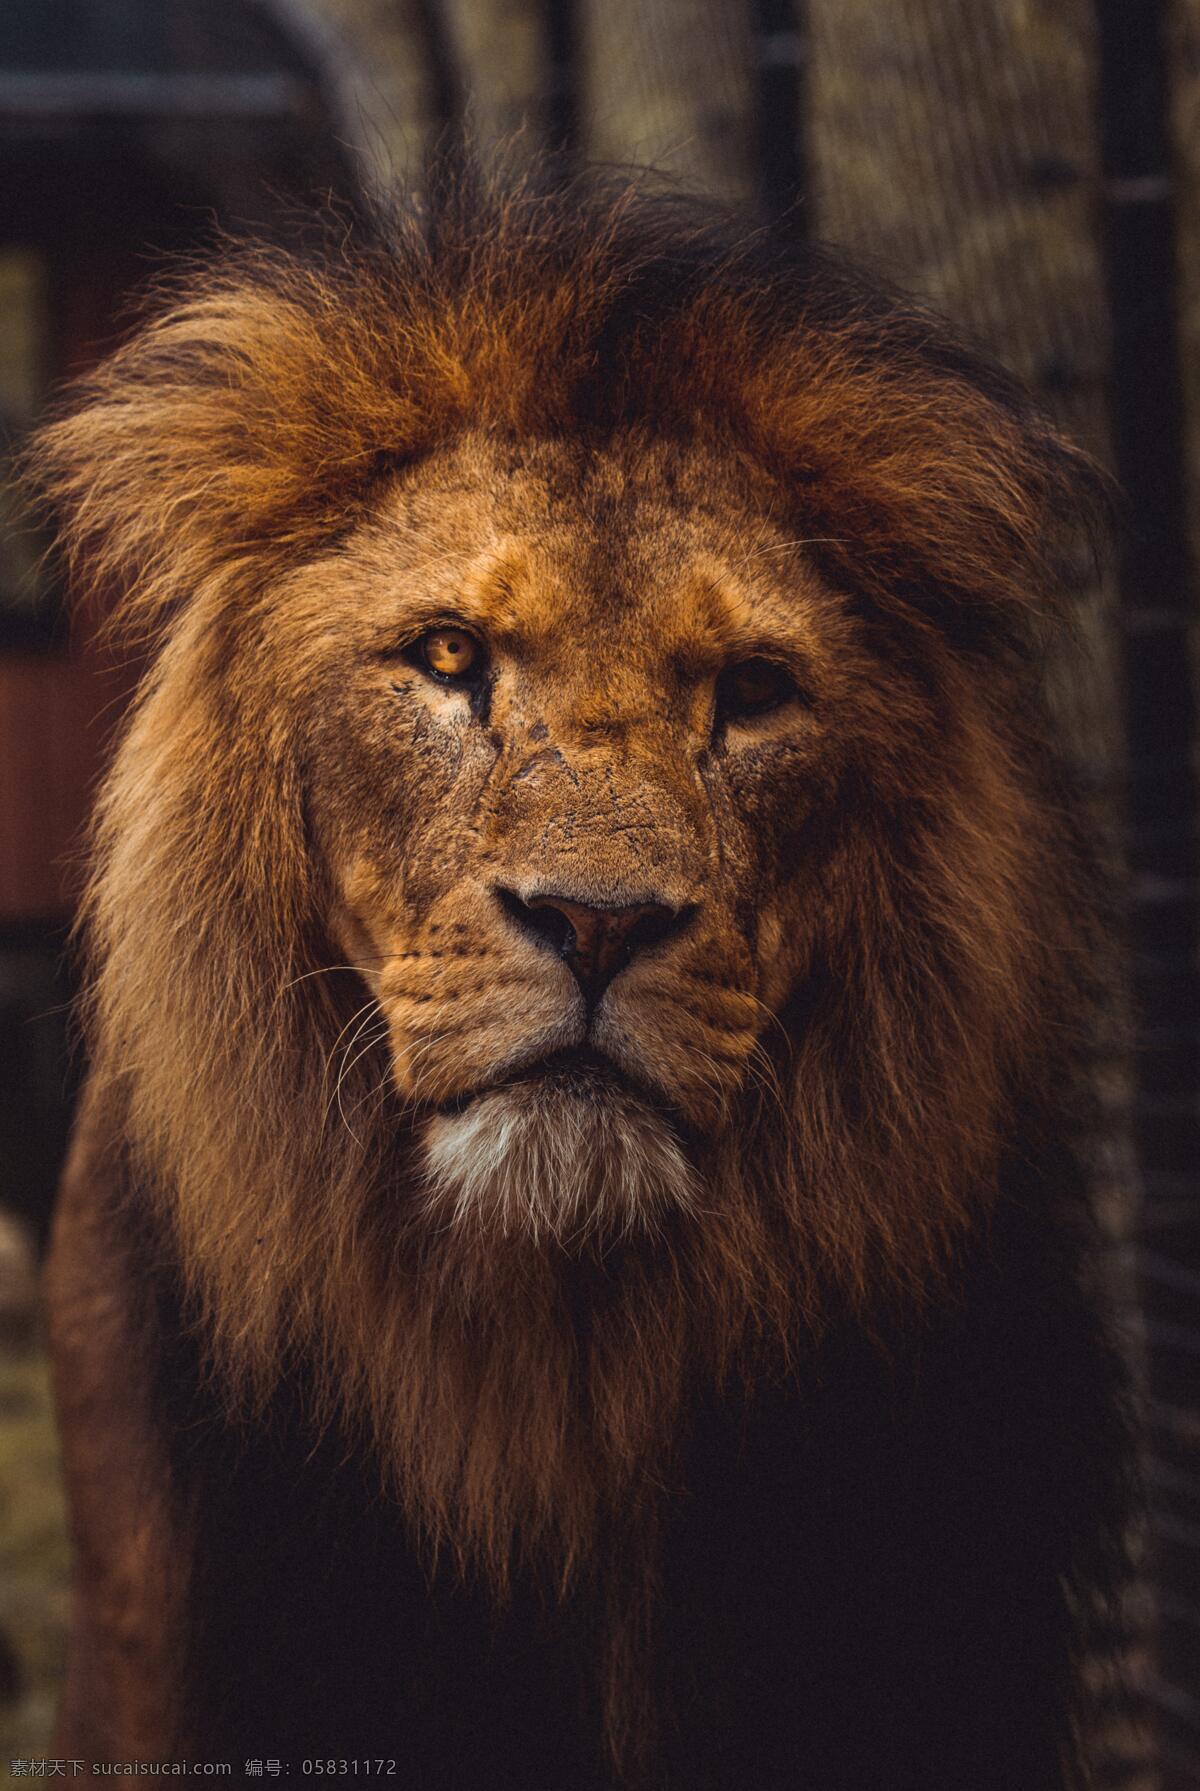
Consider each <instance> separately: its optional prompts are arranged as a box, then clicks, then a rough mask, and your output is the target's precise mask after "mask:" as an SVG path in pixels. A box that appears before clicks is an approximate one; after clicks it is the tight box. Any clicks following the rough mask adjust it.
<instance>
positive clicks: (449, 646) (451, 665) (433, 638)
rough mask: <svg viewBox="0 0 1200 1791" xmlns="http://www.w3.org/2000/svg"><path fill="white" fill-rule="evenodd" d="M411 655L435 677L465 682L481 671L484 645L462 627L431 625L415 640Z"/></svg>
mask: <svg viewBox="0 0 1200 1791" xmlns="http://www.w3.org/2000/svg"><path fill="white" fill-rule="evenodd" d="M414 658H415V660H416V663H417V664H418V665H420V666H421V667H422V668H423V669H424V670H425V671H427V672H432V674H433V676H434V677H435V678H442V679H449V680H451V681H452V682H454V683H460V682H464V683H465V682H466V681H467V680H469V679H471V678H473V677H475V676H476V675H477V674H478V672H479V671H480V669H481V667H482V665H483V648H482V646H481V645H480V643H479V642H478V641H477V640H476V638H475V636H474V635H473V634H468V633H467V631H466V629H465V628H431V629H430V630H429V633H428V634H423V635H422V636H421V638H420V639H419V640H418V641H417V642H416V643H415V653H414Z"/></svg>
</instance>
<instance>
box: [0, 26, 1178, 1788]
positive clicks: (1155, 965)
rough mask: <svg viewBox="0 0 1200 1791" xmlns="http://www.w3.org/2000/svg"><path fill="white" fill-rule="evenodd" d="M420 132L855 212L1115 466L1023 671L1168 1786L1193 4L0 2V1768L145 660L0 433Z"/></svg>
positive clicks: (25, 1640)
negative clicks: (79, 932)
mask: <svg viewBox="0 0 1200 1791" xmlns="http://www.w3.org/2000/svg"><path fill="white" fill-rule="evenodd" d="M448 127H453V128H455V129H458V130H461V129H465V130H466V131H467V133H468V134H469V135H470V136H471V137H472V138H473V139H474V141H475V143H476V144H477V146H478V148H479V151H480V153H481V155H483V156H484V157H486V156H487V154H488V153H489V152H490V151H492V150H495V149H496V148H497V147H498V146H499V145H500V144H501V143H506V144H508V146H509V147H508V149H507V151H506V153H507V154H508V155H509V157H510V159H511V158H512V157H515V158H516V159H517V160H518V161H519V160H520V159H521V158H522V157H524V156H529V157H533V156H535V155H543V156H544V155H547V154H548V155H550V156H552V157H555V158H558V159H559V160H560V161H561V163H562V164H563V165H564V166H566V167H570V166H571V165H573V164H575V163H576V162H579V161H583V160H593V161H594V160H601V161H607V162H619V163H625V162H637V163H649V164H653V165H655V166H657V167H659V168H661V169H664V170H666V171H668V172H669V173H671V174H672V175H674V176H677V177H678V178H679V179H680V180H681V181H682V182H684V183H685V184H687V185H690V186H694V187H698V188H701V189H705V190H708V191H711V192H713V193H715V194H718V195H720V196H721V197H723V198H724V199H727V200H730V201H733V202H735V203H737V204H739V205H740V206H742V207H743V208H744V209H745V210H746V211H747V212H748V213H750V214H752V215H757V216H759V217H767V216H774V217H779V218H782V219H784V220H785V227H786V228H787V229H789V230H792V231H795V232H797V233H799V234H801V235H811V236H815V237H820V238H824V239H830V240H833V241H836V242H838V243H840V244H843V245H846V246H847V247H848V248H850V249H851V250H853V251H855V252H857V253H858V254H859V255H861V256H865V257H867V258H869V259H870V260H872V261H873V262H874V263H875V264H876V265H877V266H878V267H879V268H881V269H882V270H883V271H884V272H885V273H887V274H888V275H889V276H890V277H891V278H893V279H896V280H898V281H900V282H902V283H903V284H905V285H907V286H909V287H910V288H912V289H913V290H915V291H916V292H918V293H920V294H921V295H922V296H924V297H926V298H927V299H930V300H932V302H933V303H934V304H936V305H937V306H938V307H939V308H941V309H942V310H943V311H944V312H945V313H946V314H947V315H948V316H949V317H950V318H951V319H953V320H954V322H955V323H956V324H957V325H958V326H959V328H960V330H962V331H963V332H965V333H966V334H968V335H969V336H971V337H972V338H973V339H974V340H975V341H976V342H978V343H980V344H982V345H983V346H984V347H985V348H986V349H988V350H989V351H990V352H991V353H992V354H994V355H995V356H997V357H998V358H999V359H1000V360H1002V361H1004V362H1005V363H1007V364H1008V365H1009V366H1010V367H1012V368H1015V369H1016V370H1017V371H1018V372H1019V373H1020V374H1021V375H1022V376H1023V377H1024V378H1025V380H1026V381H1027V382H1028V383H1029V384H1030V385H1031V386H1032V387H1033V388H1034V390H1035V391H1036V392H1037V394H1038V395H1039V397H1040V398H1041V400H1042V402H1043V404H1044V405H1045V406H1046V408H1047V409H1048V410H1049V411H1050V412H1051V413H1052V414H1053V415H1054V416H1055V417H1056V418H1057V419H1058V420H1059V421H1060V422H1061V424H1062V425H1063V426H1064V427H1065V428H1066V429H1067V430H1068V431H1069V432H1070V433H1071V434H1072V435H1073V436H1075V437H1076V438H1077V439H1078V440H1080V441H1081V442H1083V443H1084V444H1085V445H1086V446H1087V447H1088V448H1089V449H1091V450H1092V451H1093V452H1094V453H1095V454H1096V455H1097V456H1098V457H1099V458H1100V459H1101V460H1103V461H1104V462H1105V463H1106V464H1107V465H1108V466H1109V467H1111V468H1112V469H1113V471H1114V472H1115V473H1116V475H1117V477H1118V479H1119V480H1120V482H1121V484H1122V485H1123V487H1124V490H1125V493H1126V497H1127V515H1126V526H1125V531H1124V535H1123V539H1122V543H1121V547H1120V551H1119V554H1118V556H1117V557H1116V559H1115V561H1114V563H1113V565H1112V566H1111V568H1110V569H1109V570H1108V571H1107V572H1106V573H1105V574H1103V575H1101V576H1099V577H1097V576H1096V575H1094V574H1089V573H1087V572H1085V571H1084V570H1082V569H1081V572H1080V579H1079V589H1078V593H1077V597H1076V609H1077V622H1078V627H1077V629H1076V638H1075V639H1074V641H1073V642H1072V643H1071V644H1070V646H1069V647H1067V648H1065V649H1064V650H1063V651H1062V652H1061V653H1060V656H1059V658H1058V659H1057V661H1056V662H1055V663H1054V664H1053V665H1052V666H1051V667H1050V668H1049V670H1048V674H1047V676H1048V680H1049V684H1050V689H1051V695H1052V699H1053V702H1054V705H1055V709H1056V712H1057V714H1058V716H1059V718H1060V724H1061V728H1062V734H1063V740H1064V743H1065V745H1066V748H1067V750H1068V752H1069V754H1070V756H1071V757H1072V758H1073V760H1074V761H1075V764H1076V766H1077V768H1078V771H1079V775H1080V777H1081V779H1082V780H1083V782H1084V785H1085V787H1086V789H1087V791H1088V792H1089V794H1090V797H1091V799H1092V800H1093V802H1094V804H1095V808H1096V813H1097V817H1098V820H1099V822H1100V824H1101V826H1102V827H1103V828H1104V829H1105V832H1106V835H1107V837H1108V839H1109V840H1110V841H1111V843H1112V847H1113V851H1114V854H1115V855H1116V857H1117V860H1118V862H1119V864H1120V865H1121V867H1122V873H1121V889H1122V914H1123V919H1124V924H1125V933H1126V938H1127V943H1128V952H1127V958H1128V967H1129V974H1128V979H1127V981H1128V990H1129V1001H1128V1012H1127V1015H1126V1016H1114V1029H1113V1036H1114V1042H1113V1043H1112V1044H1110V1045H1109V1046H1107V1047H1106V1048H1105V1049H1104V1050H1103V1051H1102V1052H1101V1053H1100V1055H1099V1057H1098V1061H1097V1065H1096V1080H1097V1086H1098V1089H1099V1092H1100V1096H1101V1111H1102V1115H1103V1117H1102V1121H1101V1123H1100V1124H1099V1125H1098V1127H1097V1132H1096V1136H1095V1138H1094V1141H1093V1143H1094V1150H1093V1158H1094V1168H1095V1179H1096V1188H1097V1197H1098V1199H1099V1200H1100V1202H1101V1205H1102V1210H1103V1212H1104V1214H1105V1218H1106V1223H1107V1225H1108V1228H1109V1231H1110V1234H1111V1237H1112V1241H1113V1260H1114V1265H1115V1269H1116V1272H1117V1273H1118V1274H1119V1276H1120V1280H1121V1287H1122V1289H1123V1301H1124V1311H1125V1316H1126V1329H1127V1332H1128V1336H1129V1340H1130V1349H1131V1352H1132V1353H1133V1354H1134V1355H1135V1357H1136V1358H1137V1359H1138V1360H1139V1361H1140V1363H1141V1364H1142V1367H1143V1370H1144V1376H1145V1384H1146V1388H1147V1403H1148V1409H1149V1417H1150V1438H1151V1460H1150V1463H1149V1470H1148V1472H1149V1484H1150V1493H1151V1517H1150V1522H1149V1527H1148V1534H1146V1535H1145V1536H1144V1537H1141V1538H1140V1539H1138V1545H1139V1548H1140V1550H1141V1553H1142V1560H1143V1574H1142V1578H1141V1581H1140V1584H1139V1587H1138V1588H1137V1591H1136V1594H1135V1596H1134V1597H1133V1598H1132V1599H1131V1601H1130V1605H1129V1609H1128V1611H1127V1612H1126V1613H1125V1615H1124V1617H1123V1619H1122V1621H1121V1624H1120V1627H1119V1633H1118V1634H1117V1635H1116V1636H1115V1637H1114V1641H1115V1643H1116V1645H1117V1646H1118V1648H1119V1649H1120V1650H1121V1651H1122V1653H1123V1654H1124V1655H1125V1657H1126V1658H1127V1660H1128V1661H1129V1663H1130V1667H1131V1670H1132V1672H1133V1674H1134V1676H1135V1679H1136V1684H1137V1687H1138V1703H1139V1711H1140V1721H1139V1722H1138V1723H1136V1724H1134V1725H1133V1726H1131V1725H1130V1724H1129V1723H1128V1722H1127V1721H1126V1720H1124V1719H1122V1718H1119V1717H1118V1715H1117V1714H1116V1713H1115V1711H1114V1714H1113V1717H1112V1720H1111V1722H1110V1723H1109V1724H1108V1726H1107V1728H1106V1730H1105V1734H1104V1743H1105V1765H1104V1772H1103V1776H1102V1780H1101V1784H1102V1785H1103V1786H1112V1787H1117V1786H1120V1787H1131V1788H1133V1787H1136V1788H1137V1791H1151V1787H1156V1788H1158V1791H1189V1788H1190V1791H1195V1788H1196V1787H1200V1189H1198V1186H1197V1178H1198V1175H1200V1010H1198V1004H1197V1001H1196V991H1197V946H1198V932H1200V928H1198V906H1197V903H1198V888H1200V886H1198V878H1197V856H1198V855H1197V839H1198V833H1197V818H1198V816H1197V781H1196V771H1197V755H1196V690H1197V671H1198V669H1200V659H1198V657H1197V649H1196V640H1197V636H1196V629H1195V626H1194V623H1195V618H1196V581H1195V577H1194V572H1193V567H1194V565H1195V556H1196V553H1197V550H1198V549H1200V538H1198V530H1200V504H1198V503H1197V501H1196V499H1197V496H1198V493H1200V0H3V7H2V9H0V1762H2V1761H4V1760H8V1759H10V1758H13V1757H20V1756H31V1755H34V1756H36V1755H41V1754H44V1753H45V1752H46V1749H47V1746H48V1742H49V1735H50V1725H51V1721H52V1713H53V1703H54V1696H55V1690H56V1684H57V1677H58V1673H59V1670H60V1663H61V1658H62V1648H63V1637H64V1631H65V1619H66V1571H67V1543H66V1539H65V1535H64V1529H63V1519H62V1505H61V1497H60V1494H59V1490H58V1482H57V1461H56V1447H55V1442H54V1432H53V1424H52V1421H51V1417H50V1411H49V1400H48V1391H47V1384H46V1371H45V1363H44V1356H43V1352H42V1346H41V1339H40V1333H39V1326H38V1317H37V1296H36V1264H37V1257H38V1254H39V1252H40V1249H41V1246H42V1243H43V1241H44V1237H45V1231H46V1226H47V1223H48V1219H49V1214H50V1209H51V1201H52V1193H53V1186H54V1181H55V1177H56V1174H57V1170H58V1166H59V1163H60V1160H61V1155H62V1151H63V1148H64V1144H65V1138H66V1132H67V1126H68V1122H69V1116H70V1108H71V1100H72V1093H73V1090H74V1088H75V1086H76V1083H77V1079H78V1075H79V1068H80V1066H79V1064H78V1062H77V1061H75V1059H74V1058H73V1057H72V1054H71V1051H70V1048H69V1039H70V1025H69V1016H68V1013H67V1011H66V1007H67V1003H68V1002H69V1000H70V995H71V984H72V977H71V970H70V966H69V962H68V960H67V958H66V956H65V951H64V947H65V941H66V935H67V929H68V928H69V924H70V919H71V912H72V905H73V899H74V891H75V889H76V886H77V857H78V840H79V834H80V829H81V827H82V825H83V822H84V819H85V817H86V814H87V810H88V804H89V800H90V795H91V791H92V789H93V787H94V783H95V779H96V776H97V773H98V770H99V769H100V768H101V766H102V765H103V761H104V755H105V750H106V743H107V741H108V740H109V739H110V737H111V734H112V731H113V728H114V726H115V725H116V724H117V722H118V721H119V718H120V714H121V710H122V705H123V702H124V700H125V698H126V696H127V694H128V691H129V689H130V686H131V683H132V681H133V679H134V677H135V676H136V667H130V666H128V665H122V664H119V663H116V662H115V661H114V660H113V658H112V657H111V655H110V654H109V652H108V651H107V650H106V648H105V646H104V644H103V642H102V641H101V640H100V639H99V638H98V636H97V632H96V628H95V624H94V621H81V620H79V619H78V618H77V619H76V620H74V621H73V622H68V619H67V605H66V602H65V594H64V592H63V591H62V590H61V588H60V586H59V584H58V583H57V582H56V578H55V575H54V571H53V568H52V566H50V565H48V564H46V563H44V562H43V560H42V558H41V554H42V548H43V546H44V543H43V542H41V541H40V540H39V539H38V537H37V535H36V533H35V532H33V531H31V530H30V529H29V527H28V525H27V524H24V525H23V524H22V523H21V521H20V519H19V518H18V516H17V513H16V508H15V505H14V502H13V500H12V497H11V486H10V483H9V482H8V481H7V479H6V475H5V471H4V468H5V466H6V464H7V457H8V456H9V455H10V454H11V452H12V451H13V450H14V449H16V448H17V447H19V444H20V442H21V440H22V438H23V436H24V434H25V433H26V431H27V430H28V429H29V427H30V425H31V423H32V421H33V420H34V419H35V418H36V416H37V414H38V411H39V408H40V406H42V405H43V403H44V402H45V401H46V398H47V396H48V395H49V394H50V393H51V392H53V390H54V389H55V388H56V387H57V386H58V384H59V383H60V382H61V381H62V380H63V379H64V377H67V376H69V375H70V374H72V373H73V372H76V371H78V370H80V369H83V368H85V367H87V366H88V365H89V364H90V363H91V362H92V361H93V360H94V359H95V358H96V357H97V356H99V355H101V354H102V353H104V352H105V351H106V350H107V349H108V348H109V347H111V346H112V345H113V344H114V343H115V342H117V341H118V340H119V339H120V336H121V333H122V330H123V329H125V328H127V327H128V325H129V316H130V311H129V306H130V302H131V299H132V298H133V297H134V296H135V295H136V293H137V291H138V290H139V288H140V287H142V286H144V285H145V284H146V283H147V282H148V281H149V280H151V279H152V278H153V276H154V274H155V272H156V270H157V269H159V268H160V267H161V266H162V265H163V264H164V262H165V261H167V260H169V258H170V257H171V256H172V254H174V253H176V252H178V251H179V250H181V249H188V248H191V247H195V246H196V245H197V244H200V243H203V242H205V241H207V240H209V239H210V237H211V234H212V230H213V226H214V224H220V225H223V226H229V227H233V228H239V229H252V230H255V231H257V232H259V233H266V234H275V233H277V232H280V231H284V230H286V229H288V228H289V227H290V224H291V223H292V222H294V216H295V210H296V206H297V204H298V202H306V201H311V200H312V199H313V198H314V197H318V198H319V197H320V196H322V195H326V194H330V193H333V194H338V195H344V196H347V197H350V198H353V196H354V195H356V194H359V193H362V192H364V191H370V190H373V189H375V188H377V187H379V186H381V185H390V184H392V183H393V182H394V181H396V180H400V181H407V182H419V179H420V173H421V167H422V162H423V158H424V157H425V155H426V154H427V153H428V151H429V148H430V146H431V145H432V144H433V143H435V142H436V141H437V139H438V138H439V136H441V135H443V134H444V133H445V131H446V130H447V128H448ZM514 133H515V140H514ZM1123 1018H1126V1019H1128V1020H1129V1022H1130V1023H1129V1024H1128V1026H1127V1027H1125V1028H1124V1031H1125V1034H1126V1039H1127V1043H1126V1044H1124V1045H1121V1044H1118V1043H1117V1042H1115V1041H1117V1040H1118V1039H1119V1037H1120V1036H1121V1032H1122V1026H1121V1025H1120V1024H1118V1022H1120V1021H1121V1020H1122V1019H1123ZM531 1791H534V1788H532V1787H531ZM864 1791H875V1788H867V1787H864ZM879 1791H883V1788H879ZM963 1791H970V1788H969V1787H964V1788H963ZM1013 1791H1021V1788H1020V1787H1015V1786H1014V1787H1013Z"/></svg>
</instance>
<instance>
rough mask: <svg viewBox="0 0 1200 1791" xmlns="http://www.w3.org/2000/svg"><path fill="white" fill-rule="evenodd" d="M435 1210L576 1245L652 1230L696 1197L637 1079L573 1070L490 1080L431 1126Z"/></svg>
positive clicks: (684, 1164)
mask: <svg viewBox="0 0 1200 1791" xmlns="http://www.w3.org/2000/svg"><path fill="white" fill-rule="evenodd" d="M423 1142H424V1151H425V1194H426V1205H427V1211H428V1216H429V1218H430V1219H431V1220H432V1221H433V1222H434V1223H435V1224H438V1225H440V1226H443V1227H450V1228H453V1229H455V1230H460V1231H467V1230H470V1231H474V1232H476V1233H479V1234H482V1235H485V1236H490V1237H508V1236H516V1235H522V1234H523V1235H524V1236H526V1237H528V1238H531V1239H533V1240H542V1239H549V1240H553V1241H556V1242H558V1243H560V1244H564V1245H572V1244H575V1243H580V1242H583V1241H584V1240H587V1239H591V1238H595V1237H601V1238H604V1237H608V1238H615V1237H620V1236H622V1235H625V1234H627V1233H630V1232H635V1231H642V1232H653V1231H655V1230H656V1229H657V1228H658V1226H659V1225H660V1223H661V1221H662V1220H663V1218H664V1217H665V1216H666V1215H667V1214H668V1213H670V1212H673V1211H674V1212H678V1211H680V1210H681V1209H683V1210H686V1209H688V1208H690V1207H693V1206H694V1205H695V1204H696V1199H697V1185H696V1177H695V1173H694V1171H693V1169H692V1167H691V1165H690V1164H689V1162H688V1160H687V1157H686V1156H685V1154H684V1151H683V1147H682V1144H681V1142H680V1139H679V1137H678V1135H677V1134H676V1132H675V1131H674V1130H673V1128H672V1127H671V1125H670V1124H669V1123H668V1121H667V1120H666V1119H665V1118H664V1117H663V1116H662V1115H661V1114H660V1113H657V1112H656V1111H655V1110H654V1108H653V1107H651V1106H650V1105H649V1104H648V1102H646V1101H645V1100H644V1099H642V1098H641V1096H639V1094H638V1093H637V1092H636V1091H635V1090H634V1089H632V1088H626V1087H623V1086H621V1085H620V1084H619V1083H616V1082H614V1081H612V1080H609V1079H606V1078H595V1077H591V1076H586V1075H583V1076H581V1075H577V1074H574V1073H571V1072H559V1073H550V1074H546V1073H543V1074H541V1075H538V1076H531V1077H529V1078H528V1079H525V1080H520V1081H516V1082H511V1083H506V1084H505V1085H504V1086H503V1087H499V1088H493V1089H488V1090H485V1091H484V1092H483V1093H481V1094H479V1095H477V1096H476V1097H475V1098H474V1099H473V1100H471V1101H469V1102H468V1103H467V1104H466V1105H465V1106H464V1107H463V1108H462V1109H461V1110H460V1111H457V1112H454V1113H440V1114H437V1115H435V1116H434V1117H433V1118H431V1119H430V1120H429V1121H428V1123H427V1126H426V1130H425V1134H424V1141H423Z"/></svg>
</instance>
